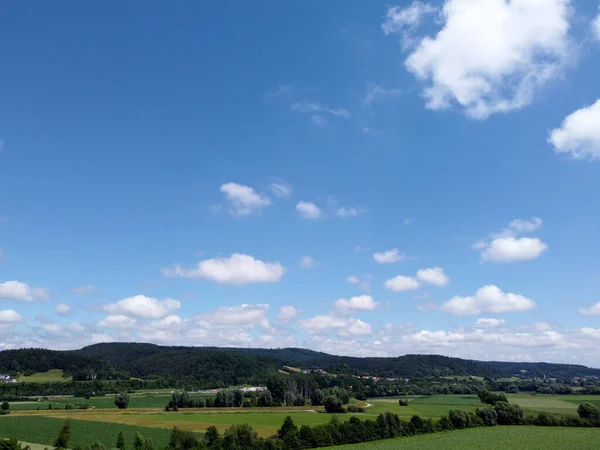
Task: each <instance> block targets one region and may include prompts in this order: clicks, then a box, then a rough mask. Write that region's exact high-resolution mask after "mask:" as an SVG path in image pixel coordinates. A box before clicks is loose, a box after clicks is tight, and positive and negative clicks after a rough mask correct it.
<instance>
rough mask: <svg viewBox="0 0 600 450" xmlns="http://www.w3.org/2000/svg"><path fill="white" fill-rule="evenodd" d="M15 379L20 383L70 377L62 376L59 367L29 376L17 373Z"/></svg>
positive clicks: (44, 381)
mask: <svg viewBox="0 0 600 450" xmlns="http://www.w3.org/2000/svg"><path fill="white" fill-rule="evenodd" d="M17 381H18V382H20V383H47V382H50V381H71V377H67V378H63V371H62V370H61V369H52V370H49V371H48V372H38V373H34V374H33V375H30V376H25V375H19V377H18V378H17Z"/></svg>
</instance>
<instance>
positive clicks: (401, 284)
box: [384, 275, 421, 292]
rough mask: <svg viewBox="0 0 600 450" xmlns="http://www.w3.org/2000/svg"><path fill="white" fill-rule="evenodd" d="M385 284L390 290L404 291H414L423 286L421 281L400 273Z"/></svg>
mask: <svg viewBox="0 0 600 450" xmlns="http://www.w3.org/2000/svg"><path fill="white" fill-rule="evenodd" d="M384 286H385V287H386V288H387V289H389V290H390V291H394V292H402V291H412V290H415V289H419V287H421V285H420V283H419V282H418V281H417V280H415V279H414V278H411V277H405V276H404V275H398V276H396V277H394V278H392V279H390V280H387V281H386V282H385V283H384Z"/></svg>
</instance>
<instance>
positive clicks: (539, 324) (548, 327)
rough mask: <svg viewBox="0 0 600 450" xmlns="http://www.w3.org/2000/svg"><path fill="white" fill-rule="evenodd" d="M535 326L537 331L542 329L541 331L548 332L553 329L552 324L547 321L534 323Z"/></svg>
mask: <svg viewBox="0 0 600 450" xmlns="http://www.w3.org/2000/svg"><path fill="white" fill-rule="evenodd" d="M533 327H534V328H535V330H536V331H540V332H546V331H550V330H551V329H552V325H550V324H549V323H545V322H536V323H534V324H533Z"/></svg>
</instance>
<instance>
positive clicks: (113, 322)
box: [98, 314, 136, 329]
mask: <svg viewBox="0 0 600 450" xmlns="http://www.w3.org/2000/svg"><path fill="white" fill-rule="evenodd" d="M135 323H136V320H135V319H134V318H132V317H129V316H124V315H122V314H116V315H112V314H109V315H108V316H106V317H105V318H104V319H102V320H100V321H99V322H98V326H99V327H101V328H115V329H119V328H123V329H130V328H132V327H133V326H134V325H135Z"/></svg>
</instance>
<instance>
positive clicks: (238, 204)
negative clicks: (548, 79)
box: [221, 183, 271, 216]
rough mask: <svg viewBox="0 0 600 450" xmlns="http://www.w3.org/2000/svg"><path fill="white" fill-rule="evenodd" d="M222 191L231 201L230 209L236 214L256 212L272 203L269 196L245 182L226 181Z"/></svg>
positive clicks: (242, 214) (243, 214)
mask: <svg viewBox="0 0 600 450" xmlns="http://www.w3.org/2000/svg"><path fill="white" fill-rule="evenodd" d="M221 192H223V193H224V194H225V197H226V198H227V200H228V201H229V204H230V209H229V211H230V212H231V214H233V215H234V216H249V215H251V214H256V213H259V212H260V211H262V209H263V208H266V207H267V206H269V205H270V204H271V200H270V199H269V197H267V196H266V195H264V194H259V193H258V192H256V191H255V190H254V189H252V188H251V187H250V186H244V185H243V184H237V183H225V184H223V185H221Z"/></svg>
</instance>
